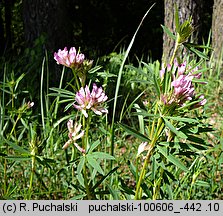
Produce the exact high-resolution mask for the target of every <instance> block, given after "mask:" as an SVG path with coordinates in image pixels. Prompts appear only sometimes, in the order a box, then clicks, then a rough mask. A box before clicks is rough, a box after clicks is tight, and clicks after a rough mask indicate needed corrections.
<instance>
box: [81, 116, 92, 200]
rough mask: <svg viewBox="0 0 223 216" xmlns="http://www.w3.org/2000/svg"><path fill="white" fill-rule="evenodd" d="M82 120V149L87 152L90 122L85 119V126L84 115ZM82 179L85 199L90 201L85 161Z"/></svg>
mask: <svg viewBox="0 0 223 216" xmlns="http://www.w3.org/2000/svg"><path fill="white" fill-rule="evenodd" d="M88 117H89V116H88ZM82 120H83V128H84V130H85V134H84V136H83V138H82V148H84V149H85V150H86V151H87V148H88V130H89V124H90V120H89V119H87V125H86V118H85V116H84V115H83V119H82ZM83 177H84V185H85V189H86V193H87V197H88V199H89V200H91V199H92V195H91V191H90V187H89V185H88V175H87V166H86V160H85V163H84V167H83Z"/></svg>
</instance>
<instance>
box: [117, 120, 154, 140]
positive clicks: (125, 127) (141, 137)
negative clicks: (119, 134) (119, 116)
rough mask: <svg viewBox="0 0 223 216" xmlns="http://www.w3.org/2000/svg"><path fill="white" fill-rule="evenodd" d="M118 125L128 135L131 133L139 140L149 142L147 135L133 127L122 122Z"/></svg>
mask: <svg viewBox="0 0 223 216" xmlns="http://www.w3.org/2000/svg"><path fill="white" fill-rule="evenodd" d="M119 125H120V127H121V128H122V129H124V130H125V131H126V132H127V133H128V134H130V135H133V136H134V137H136V138H138V139H140V140H141V141H143V142H150V139H149V138H148V137H146V136H145V135H143V134H141V133H139V132H138V131H136V130H134V129H133V128H131V127H129V126H127V125H125V124H122V123H119Z"/></svg>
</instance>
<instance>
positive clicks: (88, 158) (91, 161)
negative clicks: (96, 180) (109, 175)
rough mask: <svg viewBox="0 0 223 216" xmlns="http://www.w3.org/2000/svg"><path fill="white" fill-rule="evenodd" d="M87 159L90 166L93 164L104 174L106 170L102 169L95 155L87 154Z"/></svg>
mask: <svg viewBox="0 0 223 216" xmlns="http://www.w3.org/2000/svg"><path fill="white" fill-rule="evenodd" d="M86 160H87V162H88V163H89V165H90V166H92V167H93V168H94V169H95V170H96V171H97V172H99V173H100V174H102V175H104V171H103V170H102V168H101V166H100V164H99V163H98V162H97V161H96V160H95V159H94V156H93V155H91V154H89V155H87V156H86Z"/></svg>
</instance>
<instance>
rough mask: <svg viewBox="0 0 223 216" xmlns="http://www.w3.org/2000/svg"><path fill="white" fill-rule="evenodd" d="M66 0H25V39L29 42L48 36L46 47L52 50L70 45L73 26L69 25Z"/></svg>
mask: <svg viewBox="0 0 223 216" xmlns="http://www.w3.org/2000/svg"><path fill="white" fill-rule="evenodd" d="M66 5H67V1H66V0H23V19H24V32H25V39H26V41H27V43H28V44H33V42H34V41H35V40H36V39H37V38H38V37H40V36H41V35H45V36H46V48H47V49H48V50H50V51H51V52H54V51H57V50H58V49H59V48H64V46H69V44H70V40H71V38H72V28H71V27H70V26H69V25H70V22H69V21H68V19H67V18H68V16H69V14H67V13H66V12H67V8H66Z"/></svg>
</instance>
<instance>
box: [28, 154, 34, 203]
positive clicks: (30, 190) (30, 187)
mask: <svg viewBox="0 0 223 216" xmlns="http://www.w3.org/2000/svg"><path fill="white" fill-rule="evenodd" d="M34 173H35V156H32V170H31V175H30V180H29V199H30V198H31V192H32V187H33V176H34Z"/></svg>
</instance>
